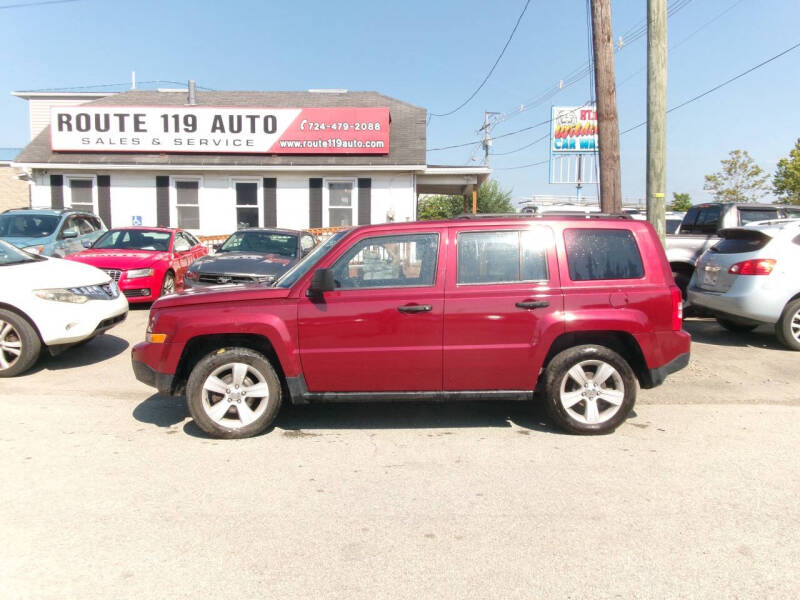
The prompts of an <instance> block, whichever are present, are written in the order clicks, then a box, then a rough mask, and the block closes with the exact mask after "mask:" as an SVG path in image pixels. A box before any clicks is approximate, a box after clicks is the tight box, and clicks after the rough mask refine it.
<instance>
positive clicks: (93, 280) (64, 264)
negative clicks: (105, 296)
mask: <svg viewBox="0 0 800 600" xmlns="http://www.w3.org/2000/svg"><path fill="white" fill-rule="evenodd" d="M0 277H2V279H3V284H4V286H5V285H8V286H9V287H10V286H15V287H16V286H18V287H20V288H28V289H42V288H70V287H81V286H84V285H97V284H99V283H108V281H109V278H108V275H107V274H105V273H103V271H101V270H99V269H95V268H94V267H90V266H89V265H82V264H80V263H76V262H70V261H68V260H62V259H59V258H47V259H45V260H37V261H34V262H29V263H22V264H18V265H8V266H4V267H0Z"/></svg>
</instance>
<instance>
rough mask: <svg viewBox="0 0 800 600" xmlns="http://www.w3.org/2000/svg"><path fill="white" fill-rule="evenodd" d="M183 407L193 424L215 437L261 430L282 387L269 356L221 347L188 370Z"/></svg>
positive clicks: (277, 403) (275, 410) (269, 419)
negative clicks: (186, 408) (187, 410)
mask: <svg viewBox="0 0 800 600" xmlns="http://www.w3.org/2000/svg"><path fill="white" fill-rule="evenodd" d="M186 403H187V405H188V406H189V413H190V414H191V415H192V418H193V419H194V421H195V423H197V425H198V426H199V427H200V429H202V430H203V431H205V432H206V433H208V434H209V435H212V436H214V437H218V438H229V439H230V438H245V437H250V436H253V435H257V434H259V433H262V432H263V431H265V430H266V429H267V428H268V427H269V426H270V425H271V424H272V422H273V421H274V420H275V417H276V416H277V414H278V410H279V409H280V407H281V384H280V380H279V379H278V375H277V373H275V369H274V368H273V367H272V364H270V362H269V360H267V358H266V357H265V356H264V355H263V354H261V353H259V352H256V351H255V350H251V349H249V348H221V349H220V350H217V351H216V352H214V353H213V354H209V355H208V356H206V357H205V358H203V359H202V360H200V362H198V363H197V365H195V367H194V369H192V373H191V375H189V380H188V381H187V382H186Z"/></svg>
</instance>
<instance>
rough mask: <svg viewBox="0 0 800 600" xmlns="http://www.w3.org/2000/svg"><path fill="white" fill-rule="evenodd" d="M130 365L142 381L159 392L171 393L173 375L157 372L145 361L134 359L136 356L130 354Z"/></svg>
mask: <svg viewBox="0 0 800 600" xmlns="http://www.w3.org/2000/svg"><path fill="white" fill-rule="evenodd" d="M131 365H132V366H133V374H134V376H135V377H136V379H138V380H139V381H141V382H142V383H144V384H145V385H149V386H150V387H154V388H156V389H157V390H158V393H159V394H164V395H167V396H168V395H170V394H171V393H172V380H173V379H174V375H171V374H170V373H159V372H158V371H156V370H155V369H151V368H150V367H149V366H147V365H146V364H145V363H143V362H140V361H138V360H136V357H135V356H134V355H133V354H132V355H131Z"/></svg>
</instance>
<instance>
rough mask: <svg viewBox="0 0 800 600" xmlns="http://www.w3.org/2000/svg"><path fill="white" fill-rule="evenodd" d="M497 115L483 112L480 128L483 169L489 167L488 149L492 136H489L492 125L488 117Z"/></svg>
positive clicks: (496, 113) (487, 111)
mask: <svg viewBox="0 0 800 600" xmlns="http://www.w3.org/2000/svg"><path fill="white" fill-rule="evenodd" d="M499 114H500V113H498V112H492V111H490V110H485V111H483V127H481V129H480V130H482V131H483V165H484V166H485V167H488V166H489V148H491V147H492V136H491V135H490V130H491V128H492V125H493V123H491V124H490V123H489V117H490V116H492V115H499Z"/></svg>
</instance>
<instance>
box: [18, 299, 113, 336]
mask: <svg viewBox="0 0 800 600" xmlns="http://www.w3.org/2000/svg"><path fill="white" fill-rule="evenodd" d="M31 312H32V313H33V311H31ZM127 314H128V301H127V300H126V299H125V296H123V295H122V294H120V295H119V296H117V297H116V298H114V299H110V300H89V301H88V302H86V303H85V304H69V303H67V302H53V301H50V300H37V301H36V305H35V313H33V314H31V315H30V316H31V317H32V318H33V320H34V321H35V323H36V326H37V327H38V328H39V333H40V334H41V336H42V341H43V342H44V343H45V345H46V346H58V345H62V344H74V343H77V342H81V341H83V340H85V339H88V338H90V337H93V336H95V335H97V334H98V333H102V332H103V331H107V330H108V329H111V328H112V327H113V326H114V325H116V324H118V323H120V322H122V321H123V320H124V319H125V317H126V315H127Z"/></svg>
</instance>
